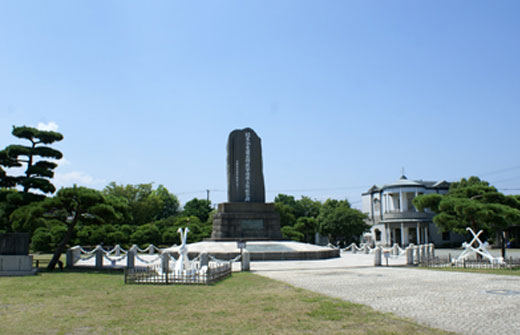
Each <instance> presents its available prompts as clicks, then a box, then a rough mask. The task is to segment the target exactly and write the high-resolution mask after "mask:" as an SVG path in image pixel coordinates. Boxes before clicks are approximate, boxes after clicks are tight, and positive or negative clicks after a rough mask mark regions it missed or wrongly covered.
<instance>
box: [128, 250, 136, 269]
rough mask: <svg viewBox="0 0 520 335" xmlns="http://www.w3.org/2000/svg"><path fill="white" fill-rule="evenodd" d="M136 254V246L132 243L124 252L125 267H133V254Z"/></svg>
mask: <svg viewBox="0 0 520 335" xmlns="http://www.w3.org/2000/svg"><path fill="white" fill-rule="evenodd" d="M136 254H137V246H136V245H135V244H134V245H133V246H132V247H131V248H130V249H129V250H128V253H127V254H126V267H127V268H129V269H133V268H134V267H135V255H136Z"/></svg>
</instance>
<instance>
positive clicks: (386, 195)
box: [361, 175, 465, 247]
mask: <svg viewBox="0 0 520 335" xmlns="http://www.w3.org/2000/svg"><path fill="white" fill-rule="evenodd" d="M449 187H450V183H448V182H446V181H444V180H442V181H438V182H435V181H423V180H418V181H412V180H408V179H407V178H406V177H405V176H404V175H403V176H402V177H401V178H400V179H399V180H398V181H396V182H394V183H391V184H387V185H383V186H376V185H374V186H372V187H371V188H370V189H369V190H368V191H367V192H365V193H363V194H362V196H361V198H362V211H363V213H365V214H367V215H368V221H367V223H368V224H369V225H371V226H372V227H371V229H370V231H371V233H372V239H373V241H375V243H376V245H387V246H390V245H393V244H394V243H397V244H399V245H401V246H407V245H408V244H410V243H413V244H423V243H435V245H437V246H439V247H441V246H449V245H454V244H459V243H462V242H463V241H464V240H465V239H464V237H463V236H461V235H458V234H455V233H453V232H441V231H439V230H438V228H437V227H436V226H435V224H433V222H432V219H433V216H434V213H433V212H431V211H429V210H425V211H424V212H419V211H417V209H416V208H415V207H414V205H413V203H412V201H413V199H414V198H415V197H416V196H418V195H421V194H429V193H439V194H445V193H447V192H448V189H449Z"/></svg>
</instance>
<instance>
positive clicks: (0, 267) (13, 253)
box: [0, 233, 36, 276]
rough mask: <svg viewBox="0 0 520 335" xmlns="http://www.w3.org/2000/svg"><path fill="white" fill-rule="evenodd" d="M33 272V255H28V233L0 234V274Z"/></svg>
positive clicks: (20, 274) (26, 273)
mask: <svg viewBox="0 0 520 335" xmlns="http://www.w3.org/2000/svg"><path fill="white" fill-rule="evenodd" d="M34 274H36V270H35V269H33V256H32V255H29V234H26V233H9V234H0V276H27V275H34Z"/></svg>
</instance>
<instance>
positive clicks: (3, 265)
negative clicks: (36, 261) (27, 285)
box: [0, 255, 36, 276]
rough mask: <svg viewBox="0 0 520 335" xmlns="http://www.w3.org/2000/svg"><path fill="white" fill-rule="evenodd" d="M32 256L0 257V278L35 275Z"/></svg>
mask: <svg viewBox="0 0 520 335" xmlns="http://www.w3.org/2000/svg"><path fill="white" fill-rule="evenodd" d="M32 264H33V256H32V255H28V256H25V255H0V276H29V275H35V274H36V269H34V268H33V266H32Z"/></svg>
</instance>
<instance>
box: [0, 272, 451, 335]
mask: <svg viewBox="0 0 520 335" xmlns="http://www.w3.org/2000/svg"><path fill="white" fill-rule="evenodd" d="M0 330H1V331H0V333H2V334H447V333H446V332H442V331H439V330H434V329H431V328H428V327H424V326H421V325H418V324H416V323H414V322H412V321H409V320H405V319H401V318H398V317H396V316H394V315H392V314H383V313H379V312H375V311H374V310H372V309H371V308H369V307H366V306H363V305H358V304H353V303H349V302H344V301H341V300H336V299H332V298H328V297H325V296H322V295H319V294H316V293H313V292H309V291H305V290H302V289H298V288H295V287H292V286H289V285H287V284H284V283H282V282H277V281H273V280H270V279H267V278H264V277H261V276H258V275H254V274H251V273H236V274H233V276H232V277H231V278H228V279H226V280H224V281H222V282H220V283H218V284H216V285H213V286H142V285H125V284H124V283H123V274H122V273H121V272H112V273H97V272H94V271H92V272H81V273H80V272H69V271H64V272H44V273H40V274H39V275H37V276H29V277H9V278H7V277H3V278H1V277H0Z"/></svg>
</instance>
